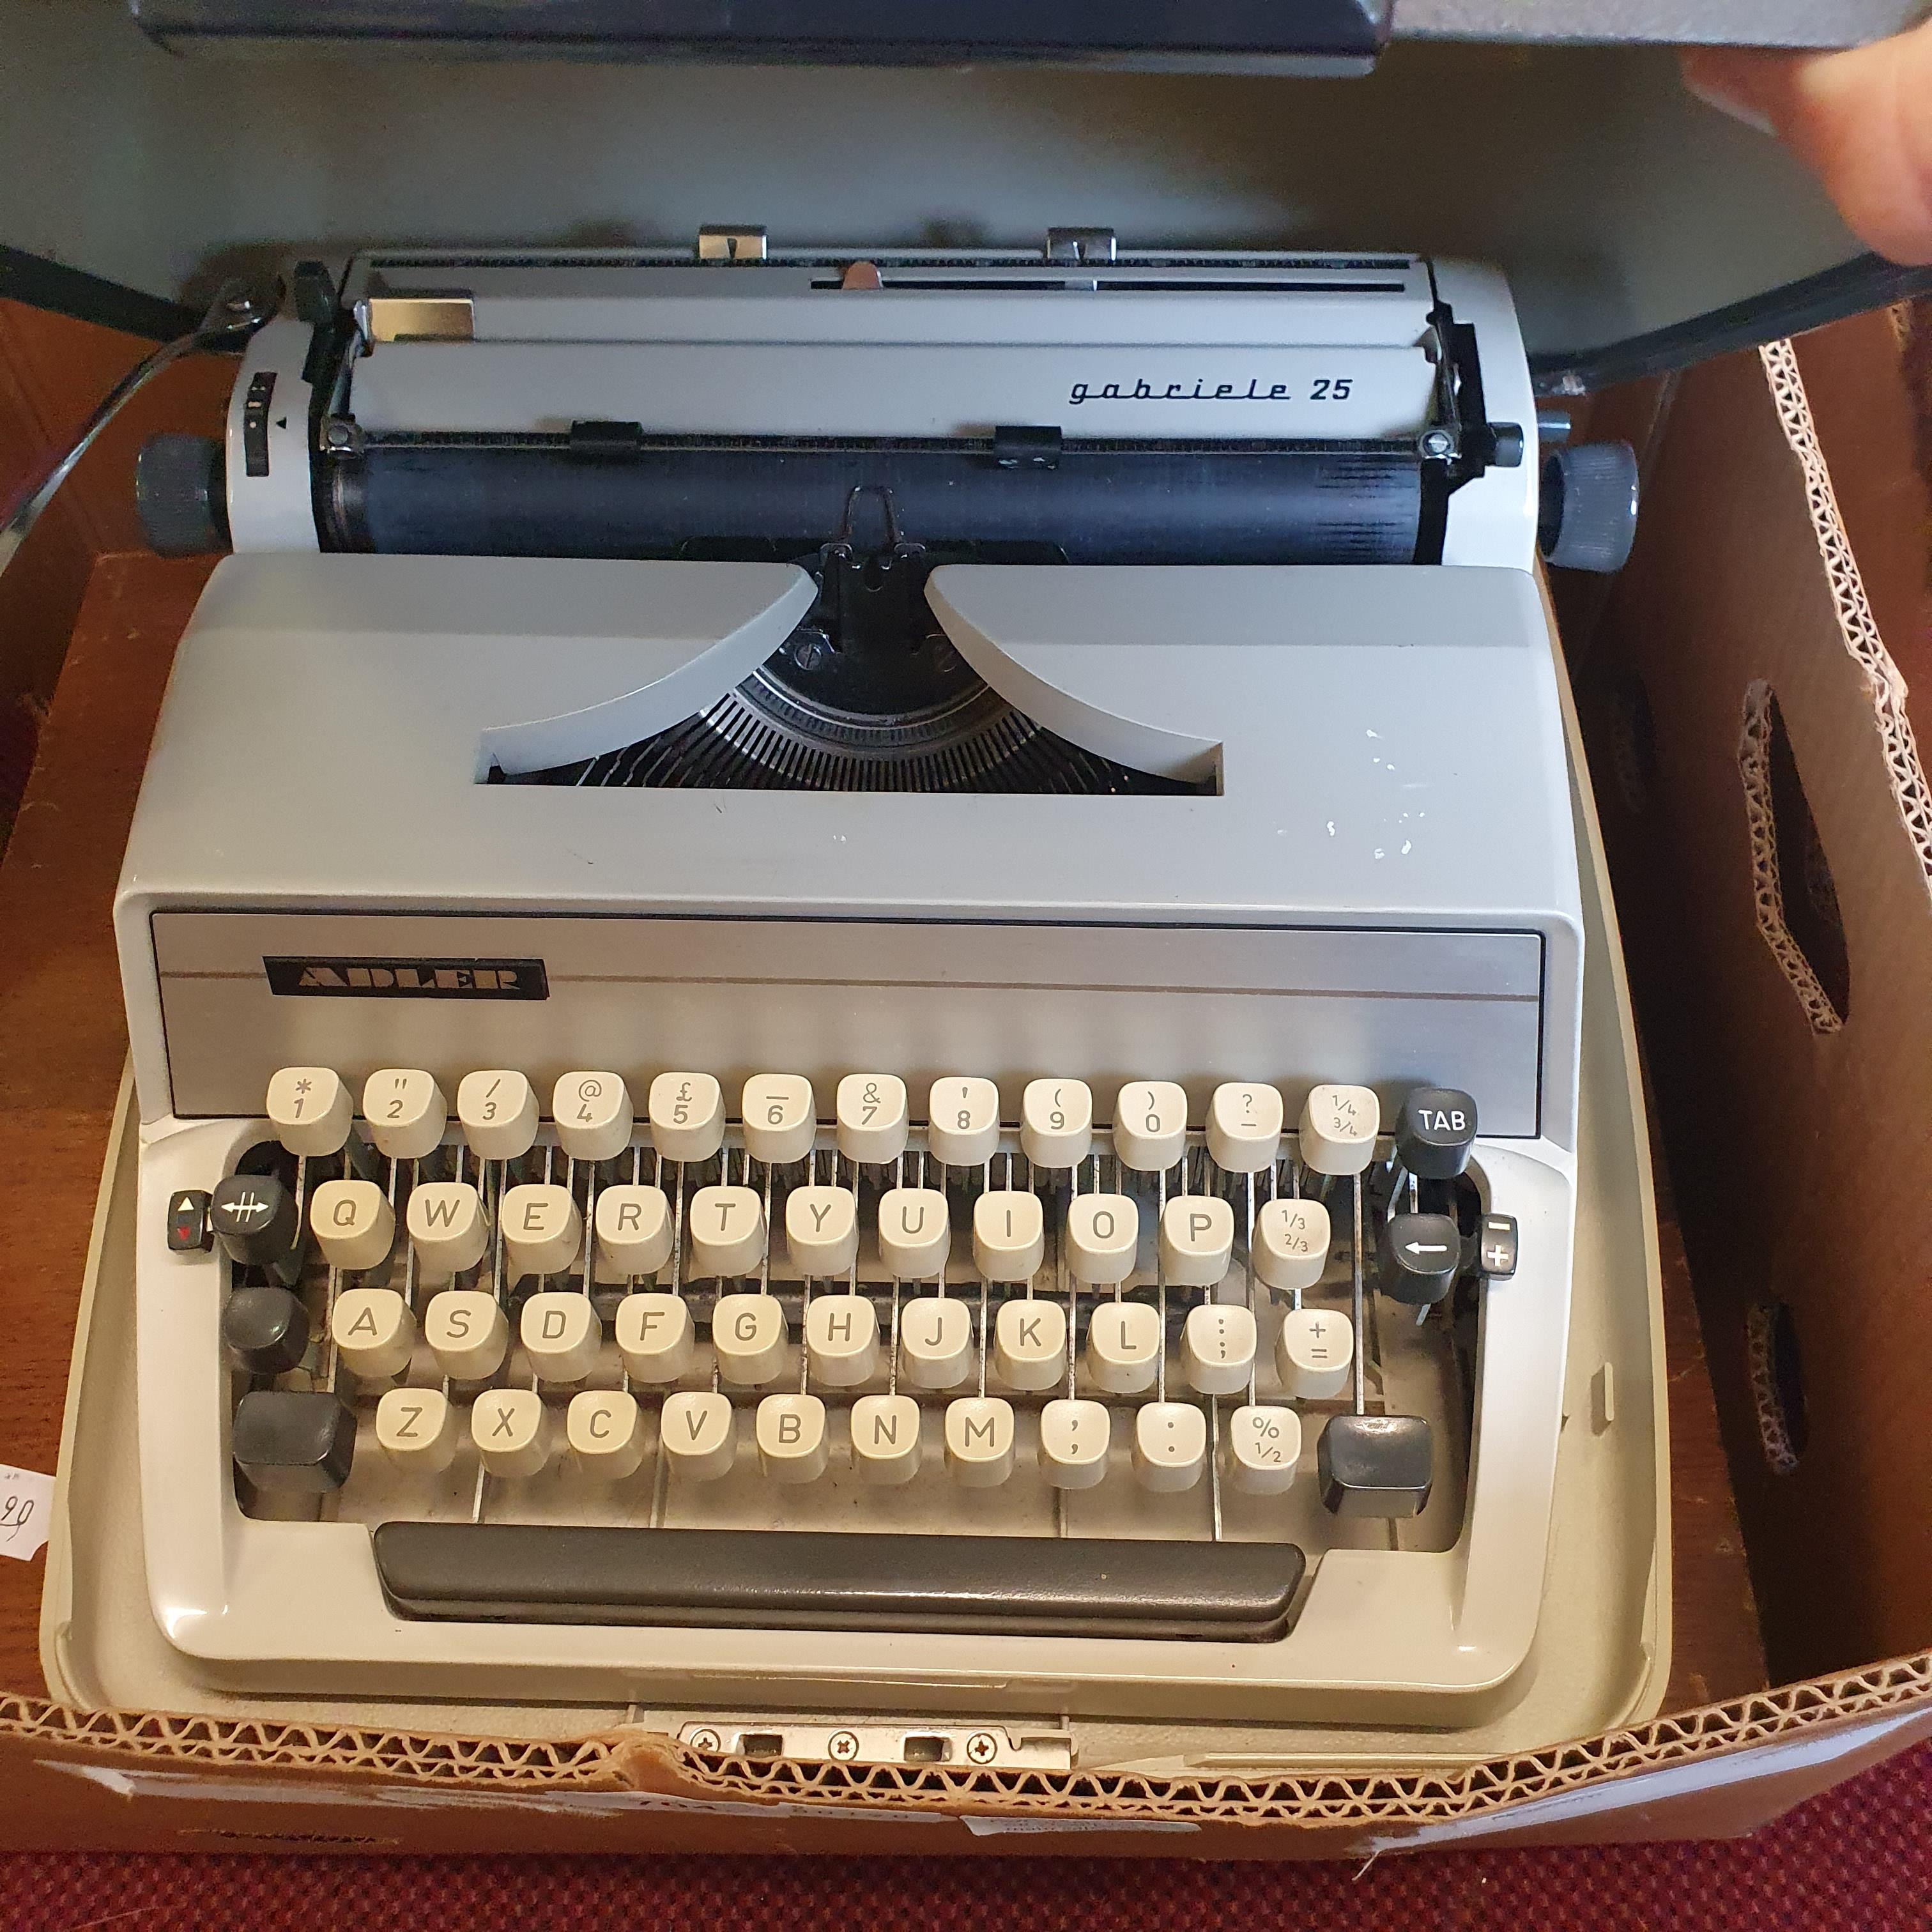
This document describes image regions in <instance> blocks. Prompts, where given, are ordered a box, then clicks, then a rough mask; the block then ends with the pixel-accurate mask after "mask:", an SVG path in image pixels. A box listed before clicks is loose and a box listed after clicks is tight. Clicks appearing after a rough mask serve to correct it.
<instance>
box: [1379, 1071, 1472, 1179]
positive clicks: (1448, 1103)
mask: <svg viewBox="0 0 1932 1932" xmlns="http://www.w3.org/2000/svg"><path fill="white" fill-rule="evenodd" d="M1475 1142H1476V1103H1475V1100H1473V1099H1472V1098H1471V1097H1470V1096H1469V1094H1465V1093H1464V1092H1463V1091H1462V1089H1461V1088H1457V1087H1415V1088H1411V1089H1410V1090H1409V1092H1408V1093H1406V1094H1404V1095H1403V1101H1402V1106H1400V1109H1397V1114H1396V1121H1395V1157H1396V1159H1397V1160H1399V1161H1400V1162H1401V1163H1402V1164H1403V1166H1404V1167H1405V1168H1406V1169H1408V1171H1409V1172H1410V1173H1411V1174H1412V1175H1415V1178H1417V1179H1418V1181H1454V1179H1455V1178H1456V1177H1457V1175H1459V1174H1460V1173H1461V1172H1463V1169H1464V1168H1466V1167H1467V1166H1469V1150H1470V1149H1471V1148H1472V1147H1474V1146H1475Z"/></svg>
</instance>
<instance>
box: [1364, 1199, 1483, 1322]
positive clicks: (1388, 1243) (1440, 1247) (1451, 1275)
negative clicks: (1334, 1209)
mask: <svg viewBox="0 0 1932 1932" xmlns="http://www.w3.org/2000/svg"><path fill="white" fill-rule="evenodd" d="M1462 1264H1463V1236H1462V1232H1461V1231H1460V1229H1458V1228H1457V1226H1456V1223H1454V1221H1453V1220H1451V1218H1450V1217H1448V1215H1447V1214H1396V1215H1393V1216H1391V1217H1390V1219H1389V1221H1388V1225H1387V1226H1385V1228H1384V1229H1382V1243H1381V1246H1380V1247H1379V1248H1378V1250H1376V1283H1377V1285H1378V1286H1379V1287H1380V1288H1381V1289H1382V1292H1383V1294H1385V1295H1387V1296H1388V1298H1389V1299H1390V1300H1391V1301H1399V1302H1400V1303H1402V1304H1403V1306H1404V1307H1409V1308H1427V1307H1431V1306H1433V1304H1435V1303H1436V1302H1439V1301H1441V1300H1442V1298H1443V1297H1444V1296H1445V1295H1447V1294H1448V1292H1449V1291H1450V1290H1451V1289H1452V1288H1454V1286H1456V1276H1457V1271H1459V1270H1460V1268H1461V1267H1462Z"/></svg>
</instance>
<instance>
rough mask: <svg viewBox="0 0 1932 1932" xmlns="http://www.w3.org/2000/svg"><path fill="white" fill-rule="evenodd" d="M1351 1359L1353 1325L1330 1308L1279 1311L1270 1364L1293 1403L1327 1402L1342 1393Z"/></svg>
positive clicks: (1353, 1354)
mask: <svg viewBox="0 0 1932 1932" xmlns="http://www.w3.org/2000/svg"><path fill="white" fill-rule="evenodd" d="M1354 1361H1355V1324H1354V1323H1353V1322H1351V1321H1350V1320H1349V1318H1348V1316H1346V1315H1342V1314H1338V1313H1337V1312H1336V1311H1335V1310H1334V1309H1332V1308H1289V1309H1284V1310H1283V1311H1282V1317H1281V1333H1280V1334H1279V1335H1277V1337H1275V1344H1274V1365H1275V1369H1276V1371H1277V1373H1278V1374H1279V1375H1280V1377H1281V1385H1282V1387H1283V1388H1284V1389H1285V1390H1286V1391H1287V1392H1288V1393H1289V1395H1291V1396H1292V1397H1294V1398H1295V1400H1296V1401H1297V1402H1327V1401H1329V1400H1331V1399H1332V1398H1333V1397H1336V1396H1338V1395H1340V1394H1341V1393H1342V1390H1343V1385H1344V1384H1346V1382H1347V1381H1348V1379H1349V1368H1350V1367H1351V1366H1352V1364H1353V1363H1354Z"/></svg>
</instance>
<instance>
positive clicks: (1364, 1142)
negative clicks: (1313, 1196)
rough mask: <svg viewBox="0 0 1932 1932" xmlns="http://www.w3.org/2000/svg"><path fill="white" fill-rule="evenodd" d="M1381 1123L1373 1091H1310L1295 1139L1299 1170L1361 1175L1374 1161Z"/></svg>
mask: <svg viewBox="0 0 1932 1932" xmlns="http://www.w3.org/2000/svg"><path fill="white" fill-rule="evenodd" d="M1381 1131H1382V1103H1381V1102H1380V1101H1379V1100H1377V1099H1376V1095H1375V1090H1374V1089H1373V1088H1370V1087H1340V1086H1334V1085H1328V1086H1322V1087H1312V1088H1310V1089H1309V1093H1308V1098H1307V1100H1305V1101H1304V1103H1302V1108H1301V1131H1300V1133H1299V1134H1298V1136H1297V1148H1298V1152H1299V1153H1300V1154H1301V1164H1302V1166H1304V1167H1306V1168H1309V1169H1313V1172H1316V1173H1317V1174H1360V1173H1361V1171H1362V1170H1363V1169H1364V1168H1365V1167H1367V1166H1368V1164H1369V1163H1370V1161H1371V1160H1373V1159H1374V1158H1375V1152H1376V1135H1377V1134H1379V1133H1380V1132H1381Z"/></svg>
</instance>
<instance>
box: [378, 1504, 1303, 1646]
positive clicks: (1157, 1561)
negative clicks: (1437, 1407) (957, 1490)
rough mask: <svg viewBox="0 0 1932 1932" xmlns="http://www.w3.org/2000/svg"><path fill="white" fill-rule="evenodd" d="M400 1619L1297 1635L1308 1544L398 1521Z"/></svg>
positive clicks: (386, 1575) (1244, 1638)
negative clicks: (1295, 1618)
mask: <svg viewBox="0 0 1932 1932" xmlns="http://www.w3.org/2000/svg"><path fill="white" fill-rule="evenodd" d="M371 1542H372V1543H373V1544H374V1548H375V1555H376V1568H377V1571H378V1573H379V1574H380V1577H381V1578H382V1583H383V1592H384V1594H385V1595H386V1596H387V1597H388V1598H389V1603H390V1605H391V1607H392V1608H393V1609H394V1610H395V1611H396V1612H397V1613H398V1614H399V1615H401V1616H406V1617H420V1618H434V1619H449V1620H452V1621H457V1622H466V1623H467V1622H488V1623H538V1624H649V1625H720V1626H730V1627H733V1628H746V1627H749V1628H760V1629H776V1630H787V1629H788V1630H799V1629H809V1628H842V1629H846V1630H872V1631H983V1632H986V1633H988V1634H997V1635H1009V1636H1018V1635H1031V1636H1049V1637H1053V1636H1065V1637H1073V1636H1085V1637H1196V1638H1211V1639H1217V1640H1220V1641H1221V1642H1223V1643H1267V1642H1268V1641H1270V1640H1272V1639H1274V1638H1277V1637H1281V1636H1283V1634H1285V1633H1286V1631H1287V1630H1288V1628H1289V1622H1290V1621H1291V1606H1292V1604H1293V1601H1294V1598H1295V1590H1296V1588H1297V1586H1298V1585H1299V1584H1300V1583H1301V1576H1302V1572H1303V1571H1304V1568H1306V1567H1307V1565H1306V1560H1305V1559H1304V1557H1303V1556H1302V1553H1301V1550H1299V1549H1298V1548H1297V1547H1295V1545H1294V1544H1292V1543H1201V1542H1174V1541H1154V1540H1152V1539H1148V1540H1146V1541H1142V1540H1140V1539H1138V1538H1121V1539H1106V1540H1103V1539H1100V1538H1082V1537H1067V1538H1060V1537H1046V1536H1041V1537H1031V1536H914V1535H897V1534H891V1535H868V1536H857V1535H845V1534H839V1533H832V1532H827V1533H825V1534H822V1535H821V1534H817V1533H814V1532H804V1531H797V1530H745V1529H618V1528H596V1529H580V1528H575V1527H571V1526H565V1525H562V1524H550V1523H383V1524H381V1525H380V1526H378V1527H377V1529H376V1530H375V1531H374V1532H373V1534H372V1536H371Z"/></svg>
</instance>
